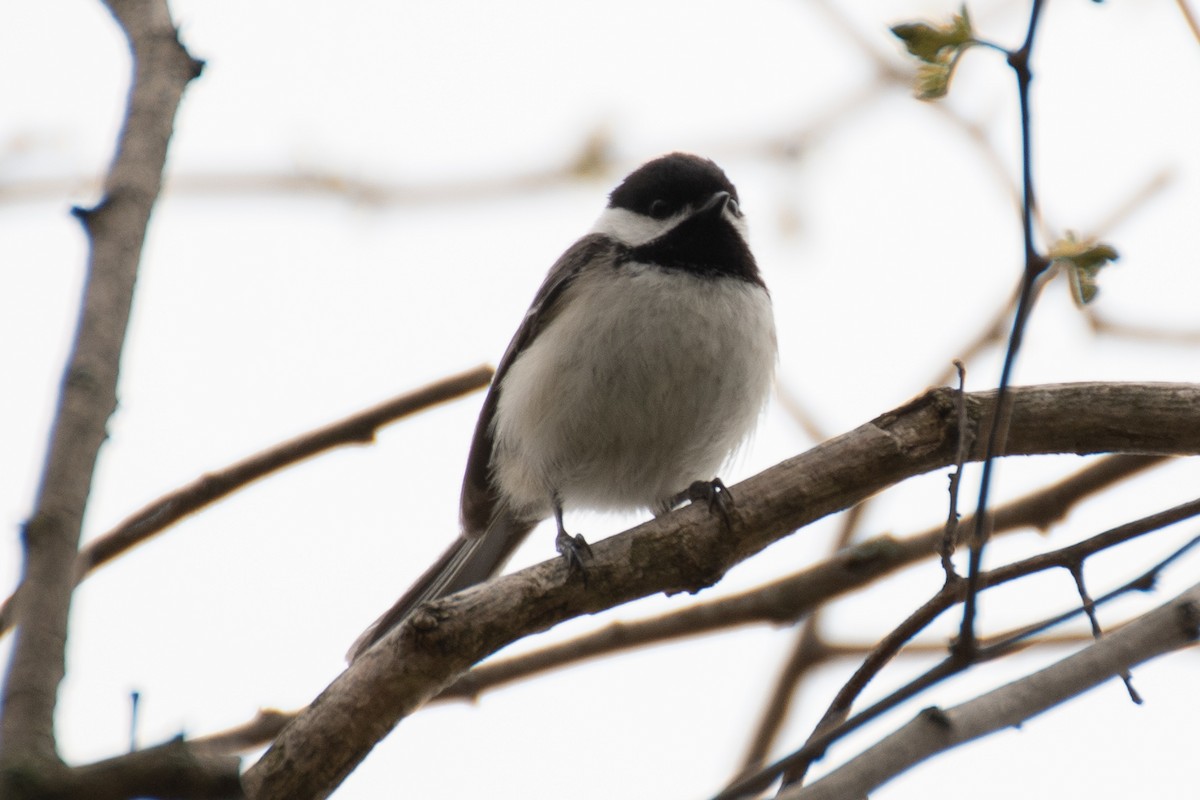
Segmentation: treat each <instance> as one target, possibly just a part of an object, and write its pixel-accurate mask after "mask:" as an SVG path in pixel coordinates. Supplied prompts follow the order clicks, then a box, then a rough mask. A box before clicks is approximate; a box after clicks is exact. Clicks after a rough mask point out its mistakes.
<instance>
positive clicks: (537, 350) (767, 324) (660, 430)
mask: <svg viewBox="0 0 1200 800" xmlns="http://www.w3.org/2000/svg"><path fill="white" fill-rule="evenodd" d="M559 303H560V305H559V307H560V308H561V311H559V312H558V314H557V316H555V317H554V319H553V320H552V321H551V322H550V323H549V324H548V325H547V326H546V327H545V328H544V329H543V330H542V331H541V332H540V333H539V334H538V336H537V337H536V339H535V340H534V341H533V342H532V343H531V344H529V345H528V346H527V347H526V349H525V350H524V351H522V352H521V354H520V355H518V357H517V358H516V359H515V360H514V362H513V364H512V365H511V366H510V368H509V370H508V372H507V374H506V375H505V376H504V378H503V380H502V383H501V384H500V397H499V403H498V406H497V410H496V418H495V428H494V434H495V449H494V451H493V460H492V469H493V472H494V476H495V479H496V480H497V481H498V483H499V485H500V487H501V488H502V490H503V492H504V494H505V495H506V496H507V497H508V498H509V501H510V502H512V503H513V505H514V506H523V507H524V508H527V509H529V510H531V511H534V512H536V513H538V514H539V515H541V514H545V513H548V511H549V508H550V502H551V498H552V497H554V496H557V497H558V498H559V499H560V500H561V501H562V503H563V504H564V505H565V506H566V507H568V508H571V507H580V506H583V507H589V508H602V509H604V508H608V509H631V508H651V509H655V510H661V508H663V506H664V503H665V502H666V501H667V500H668V499H669V498H671V497H672V496H673V495H675V494H677V493H678V492H680V491H682V490H683V489H685V488H687V487H688V486H689V485H690V484H691V483H692V482H693V481H695V480H709V479H711V478H713V477H715V476H716V470H717V469H718V468H719V467H720V466H721V465H722V463H723V462H725V461H726V459H727V458H728V457H729V456H730V454H731V453H732V452H733V451H734V450H735V449H736V448H737V446H738V444H739V443H740V442H741V441H742V440H743V439H744V438H745V436H746V435H747V434H748V433H749V432H750V431H751V430H752V429H753V427H754V424H755V422H756V420H757V418H758V416H759V414H760V412H761V410H762V408H763V405H764V403H765V401H766V398H767V395H768V392H769V390H770V386H771V380H772V376H773V372H774V365H775V358H776V356H775V328H774V321H773V316H772V312H771V302H770V298H769V297H768V295H767V292H766V290H765V289H764V288H763V287H762V286H759V285H757V284H753V283H750V282H747V281H743V280H738V279H733V278H713V277H711V276H709V277H703V276H696V275H692V274H690V273H687V272H683V271H678V270H675V271H667V270H662V269H659V268H657V267H652V266H646V265H639V264H625V265H623V266H622V267H620V268H619V269H618V268H614V267H613V266H612V265H611V264H605V265H599V266H597V267H595V268H590V269H588V270H585V271H584V272H583V273H581V274H580V275H579V276H577V277H576V278H575V279H574V280H573V282H572V284H571V285H570V286H569V287H568V288H567V289H566V290H565V292H564V296H563V297H562V298H560V300H559Z"/></svg>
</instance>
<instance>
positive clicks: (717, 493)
mask: <svg viewBox="0 0 1200 800" xmlns="http://www.w3.org/2000/svg"><path fill="white" fill-rule="evenodd" d="M684 500H688V501H690V502H692V503H705V504H707V505H708V510H709V513H711V514H716V515H717V516H719V517H720V518H721V521H722V522H724V523H725V528H726V530H729V529H732V527H733V522H732V520H731V518H730V516H729V510H730V509H731V508H733V493H732V492H730V491H729V489H728V488H726V486H725V484H724V483H722V482H721V479H720V478H713V479H712V480H711V481H693V482H692V485H691V486H689V487H688V488H686V489H684V490H683V491H682V492H680V493H679V494H677V495H676V496H675V498H674V500H673V504H675V505H678V504H679V503H682V502H683V501H684Z"/></svg>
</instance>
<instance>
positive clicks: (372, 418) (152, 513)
mask: <svg viewBox="0 0 1200 800" xmlns="http://www.w3.org/2000/svg"><path fill="white" fill-rule="evenodd" d="M491 379H492V368H491V367H487V366H480V367H475V368H474V369H472V370H468V371H467V372H461V373H459V374H457V375H451V376H449V377H446V378H442V379H441V380H439V381H435V382H434V383H431V384H429V385H427V386H424V387H422V388H420V389H417V390H415V391H412V392H409V393H407V394H403V395H400V396H399V397H395V398H392V399H391V400H388V401H386V402H383V403H380V404H379V405H377V406H374V407H373V408H368V409H366V410H365V411H360V412H358V413H357V414H352V415H351V416H349V417H346V418H345V419H341V420H338V421H337V422H333V423H330V424H329V425H326V426H324V427H321V428H317V429H316V430H313V431H309V432H308V433H305V434H303V435H301V436H297V437H296V438H294V439H290V440H289V441H286V442H283V443H281V444H278V445H275V446H274V447H270V448H268V449H266V450H263V451H261V452H259V453H256V454H254V455H252V456H250V457H249V458H246V459H243V460H241V461H239V462H237V463H235V464H231V465H230V466H228V467H225V468H224V469H221V470H218V471H216V472H210V473H208V474H206V475H203V476H201V477H199V478H197V479H196V480H194V481H192V482H191V483H189V484H188V485H186V486H182V487H180V488H178V489H176V490H175V491H173V492H169V493H168V494H165V495H163V496H162V497H160V498H158V499H157V500H155V501H154V502H152V503H150V504H149V505H147V506H145V507H144V508H142V509H141V510H139V511H138V512H136V513H135V514H133V515H131V516H130V517H128V518H126V519H125V520H123V521H122V522H121V523H120V524H119V525H117V527H115V528H113V529H112V530H110V531H108V532H107V533H105V534H103V535H101V536H100V537H98V538H96V539H94V540H93V541H91V542H90V543H89V544H87V545H85V546H84V547H83V549H82V550H80V551H79V557H78V559H77V561H76V568H75V583H76V585H78V584H79V583H81V582H82V581H83V579H84V578H86V577H87V576H88V575H89V574H90V573H91V572H92V571H93V570H94V569H96V568H97V567H99V566H101V565H102V564H105V563H107V562H108V561H111V560H112V559H114V558H116V557H117V556H119V555H121V554H122V553H125V552H126V551H128V550H130V549H132V548H133V547H135V546H137V545H139V544H141V543H142V542H145V541H146V540H147V539H149V538H151V537H152V536H154V535H156V534H158V533H161V532H162V531H163V530H165V529H166V528H168V527H170V526H171V525H173V524H175V523H176V522H178V521H179V520H181V519H183V518H184V517H187V516H188V515H190V514H194V513H196V512H197V511H199V510H201V509H202V508H204V507H206V506H208V505H211V504H212V503H215V502H216V501H218V500H220V499H221V498H223V497H227V496H228V495H230V494H232V493H233V492H236V491H237V490H239V489H242V488H244V487H246V486H248V485H249V484H251V483H253V482H254V481H256V480H259V479H260V478H263V477H265V476H267V475H269V474H270V473H272V472H275V471H277V470H280V469H283V468H284V467H287V466H290V465H292V464H295V463H297V462H300V461H302V460H304V459H306V458H311V457H312V456H315V455H317V454H319V453H323V452H325V451H326V450H331V449H333V448H335V447H341V446H343V445H350V444H368V443H370V442H372V441H374V439H375V433H376V432H377V431H378V430H379V428H381V427H383V426H384V425H386V424H388V423H390V422H394V421H396V420H397V419H400V418H401V417H405V416H408V415H409V414H413V413H415V412H417V411H421V410H422V409H426V408H429V407H431V406H434V405H437V404H438V403H444V402H446V401H448V400H453V399H454V398H456V397H460V396H462V395H464V394H466V393H468V392H472V391H475V390H476V389H481V388H483V387H484V386H487V385H488V382H489V381H491ZM20 591H21V587H20V586H18V587H17V590H16V591H15V592H13V594H12V595H11V596H10V597H9V598H8V599H6V600H5V601H4V603H3V604H0V635H3V634H4V633H5V632H7V631H8V630H9V629H10V628H11V627H12V624H13V608H14V601H15V598H16V597H17V596H18V593H19V592H20Z"/></svg>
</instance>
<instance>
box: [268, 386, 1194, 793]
mask: <svg viewBox="0 0 1200 800" xmlns="http://www.w3.org/2000/svg"><path fill="white" fill-rule="evenodd" d="M954 395H955V392H952V391H950V390H948V389H934V390H932V391H930V392H927V393H926V394H924V395H922V396H921V397H919V398H917V399H916V400H914V401H912V402H911V403H909V404H907V405H905V406H903V407H902V408H899V409H896V410H895V411H892V412H889V413H887V414H884V415H883V416H880V417H878V418H877V419H875V420H873V421H871V422H869V423H867V424H865V425H862V426H860V427H859V428H857V429H855V430H854V431H851V432H849V433H847V434H844V435H842V436H839V437H836V438H834V439H832V440H830V441H828V442H826V443H824V444H823V445H821V446H820V447H817V448H814V449H813V450H810V451H808V452H806V453H803V454H801V455H799V456H796V457H794V458H791V459H788V460H787V461H784V462H783V463H781V464H779V465H777V466H775V467H772V468H771V469H768V470H766V471H765V472H763V473H760V474H759V475H757V476H755V477H753V478H751V479H749V480H747V481H745V482H743V483H741V484H739V485H738V487H736V488H735V490H734V494H735V496H736V497H737V498H738V505H737V506H736V507H735V509H734V513H733V517H734V520H733V525H732V530H728V529H727V528H726V526H725V525H723V524H721V522H720V521H718V520H716V519H715V518H713V516H712V515H710V514H708V513H706V511H705V509H703V508H697V507H687V508H683V509H680V510H679V511H676V512H674V513H672V514H668V515H664V516H662V517H659V518H657V519H655V520H652V521H650V522H647V523H645V524H643V525H640V526H638V527H637V528H634V529H633V530H631V531H627V532H625V533H623V534H619V535H617V536H613V537H611V538H609V539H606V540H603V541H601V542H598V543H596V544H595V545H593V547H592V550H593V560H592V561H591V562H590V563H589V567H588V582H587V586H584V585H583V583H582V581H578V580H572V579H571V578H570V576H569V574H568V571H567V569H566V567H565V566H564V565H563V564H562V563H561V560H559V559H555V560H552V561H548V562H545V563H542V564H539V565H536V566H534V567H530V568H529V569H526V570H522V571H521V572H518V573H515V574H512V575H508V576H504V577H501V578H498V579H496V580H494V581H490V582H488V583H486V584H482V585H480V586H475V587H472V588H470V589H467V590H465V591H463V592H460V593H458V594H455V595H452V596H450V597H447V598H443V599H441V600H438V601H435V602H431V603H428V604H426V605H424V606H422V607H421V608H420V609H418V611H417V613H415V614H414V615H413V616H412V617H410V618H409V620H408V621H407V622H406V623H405V624H404V625H401V626H400V627H399V628H397V629H396V630H394V631H393V632H392V633H391V634H389V635H388V636H387V637H385V638H384V639H383V640H382V641H381V642H380V643H379V644H378V645H377V646H376V647H375V648H373V649H372V650H370V651H369V652H368V653H366V654H365V655H364V656H363V657H362V658H360V659H358V660H357V661H355V662H354V664H353V665H351V666H350V667H349V668H348V669H347V670H346V671H345V672H344V673H343V674H342V675H341V676H339V677H338V678H337V679H336V680H335V681H334V682H333V683H332V684H331V685H330V686H329V687H328V688H327V689H326V690H325V691H324V692H323V693H322V694H321V696H320V697H318V698H317V699H316V701H314V703H313V704H312V705H311V706H309V708H308V709H306V710H305V711H304V712H302V713H301V714H300V715H299V716H298V717H297V718H296V720H294V721H293V722H292V723H291V724H290V725H289V726H288V727H287V728H285V729H284V731H283V732H282V733H281V734H280V736H279V737H278V738H277V739H276V741H275V744H274V745H273V746H272V747H271V749H270V750H268V751H267V753H266V754H265V755H264V756H263V758H262V759H261V760H260V761H259V762H258V763H257V764H255V765H254V766H252V767H251V768H250V769H249V770H248V771H247V773H246V775H245V777H244V780H245V783H246V789H247V793H248V794H249V795H250V796H251V797H253V798H255V799H256V800H275V799H276V798H279V799H280V800H282V799H283V798H288V800H294V799H295V798H308V797H326V796H328V795H329V793H331V792H332V791H333V789H334V788H335V787H336V786H337V785H338V784H339V783H340V782H341V781H342V780H343V779H344V778H345V777H346V775H348V774H349V773H350V771H351V770H353V769H354V767H355V766H356V765H357V764H358V763H359V762H360V761H361V760H362V759H363V758H364V757H365V756H366V754H367V753H368V752H369V751H370V749H371V748H372V747H373V746H374V744H375V743H376V742H377V741H379V740H380V739H381V738H382V737H383V736H385V735H386V734H387V733H388V732H389V731H390V730H391V729H392V728H393V727H394V726H395V725H396V724H397V723H398V722H399V721H400V720H401V719H403V718H404V717H405V716H407V715H408V714H410V713H412V712H413V711H414V710H416V709H417V708H419V707H420V706H421V705H423V704H424V703H425V702H427V701H428V700H429V699H430V698H431V697H433V696H435V695H436V694H437V693H438V692H439V691H441V689H442V688H443V687H444V686H446V685H448V684H449V683H450V682H452V681H453V680H454V679H455V678H457V677H458V676H459V675H460V674H462V673H463V672H465V671H466V670H467V669H468V668H469V667H470V666H471V665H472V664H474V663H476V662H478V661H479V660H481V659H483V658H484V657H486V656H488V655H490V654H492V653H494V652H496V651H497V650H499V649H500V648H501V647H504V646H506V645H508V644H511V643H512V642H514V641H516V640H518V639H521V638H523V637H525V636H528V635H531V634H533V633H538V632H541V631H544V630H547V629H548V628H551V627H553V626H554V625H556V624H558V623H560V622H562V621H564V620H567V619H571V618H574V617H577V616H580V615H583V614H594V613H597V612H599V611H602V610H604V609H607V608H612V607H614V606H616V605H619V604H621V603H624V602H628V601H629V600H633V599H636V598H639V597H645V596H647V595H650V594H654V593H658V592H665V593H667V594H674V593H677V592H681V591H688V592H695V591H698V590H700V589H702V588H704V587H706V586H709V585H711V584H712V583H714V582H716V581H717V580H718V579H720V577H721V576H722V575H724V573H725V571H726V570H728V569H729V568H730V567H732V566H733V565H734V564H737V563H739V562H741V561H744V560H745V559H747V558H749V557H750V556H752V555H754V554H755V553H757V552H759V551H760V550H762V549H763V548H765V547H766V546H767V545H769V544H771V543H772V542H774V541H776V540H777V539H780V538H782V537H784V536H786V535H788V534H789V533H791V532H793V531H795V530H796V529H797V528H800V527H802V526H804V525H807V524H809V523H811V522H813V521H815V520H817V519H820V518H822V517H824V516H826V515H828V514H831V513H834V512H836V511H839V510H842V509H845V508H849V507H850V506H852V505H854V504H856V503H859V502H861V501H862V500H864V499H866V498H867V497H869V496H871V495H872V494H875V493H876V492H878V491H880V490H882V489H884V488H886V487H887V486H889V485H892V484H894V483H896V482H898V481H900V480H903V479H904V478H907V477H910V476H912V475H917V474H921V473H924V472H927V471H929V470H932V469H936V468H939V467H944V466H946V465H947V464H949V463H951V462H952V461H953V459H954V457H955V450H956V444H957V439H958V424H957V420H956V414H955V398H954ZM995 400H996V394H995V393H994V392H985V393H976V394H970V395H967V396H966V411H967V418H968V421H967V429H968V431H969V432H970V434H971V442H972V446H971V449H970V453H969V457H970V458H971V459H973V460H978V459H979V458H981V456H982V453H981V452H980V451H981V448H980V446H979V432H980V431H981V430H987V426H988V425H990V424H991V415H992V413H993V411H994V407H995ZM1010 407H1011V409H1012V417H1011V428H1010V435H1009V436H1008V438H1007V442H1006V444H1005V447H1004V448H1003V450H1002V454H1007V455H1016V454H1045V453H1078V454H1084V453H1097V452H1111V451H1126V452H1137V453H1161V454H1195V453H1197V452H1200V425H1197V424H1196V416H1197V412H1196V409H1197V408H1200V386H1196V385H1191V384H1100V383H1080V384H1064V385H1056V386H1034V387H1023V388H1016V389H1013V390H1012V392H1011V406H1010Z"/></svg>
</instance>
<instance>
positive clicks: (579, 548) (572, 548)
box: [554, 497, 592, 583]
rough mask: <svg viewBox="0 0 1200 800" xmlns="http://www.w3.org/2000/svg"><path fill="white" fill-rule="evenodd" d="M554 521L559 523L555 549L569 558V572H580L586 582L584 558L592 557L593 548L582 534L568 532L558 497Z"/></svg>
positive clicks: (555, 502) (555, 503) (555, 499)
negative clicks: (564, 524) (564, 525)
mask: <svg viewBox="0 0 1200 800" xmlns="http://www.w3.org/2000/svg"><path fill="white" fill-rule="evenodd" d="M554 521H555V523H557V524H558V536H556V537H555V538H554V549H555V550H557V551H558V552H560V553H562V555H563V558H565V559H566V560H567V571H568V572H569V573H575V572H578V573H579V574H580V575H582V576H583V580H584V583H586V582H587V572H585V571H584V569H583V559H584V556H586V557H587V558H591V557H592V548H591V547H589V546H588V543H587V541H586V540H585V539H584V538H583V535H582V534H579V533H577V534H575V535H574V536H572V535H571V534H569V533H567V530H566V528H564V527H563V510H562V503H561V502H559V500H558V498H557V497H556V498H554Z"/></svg>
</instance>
